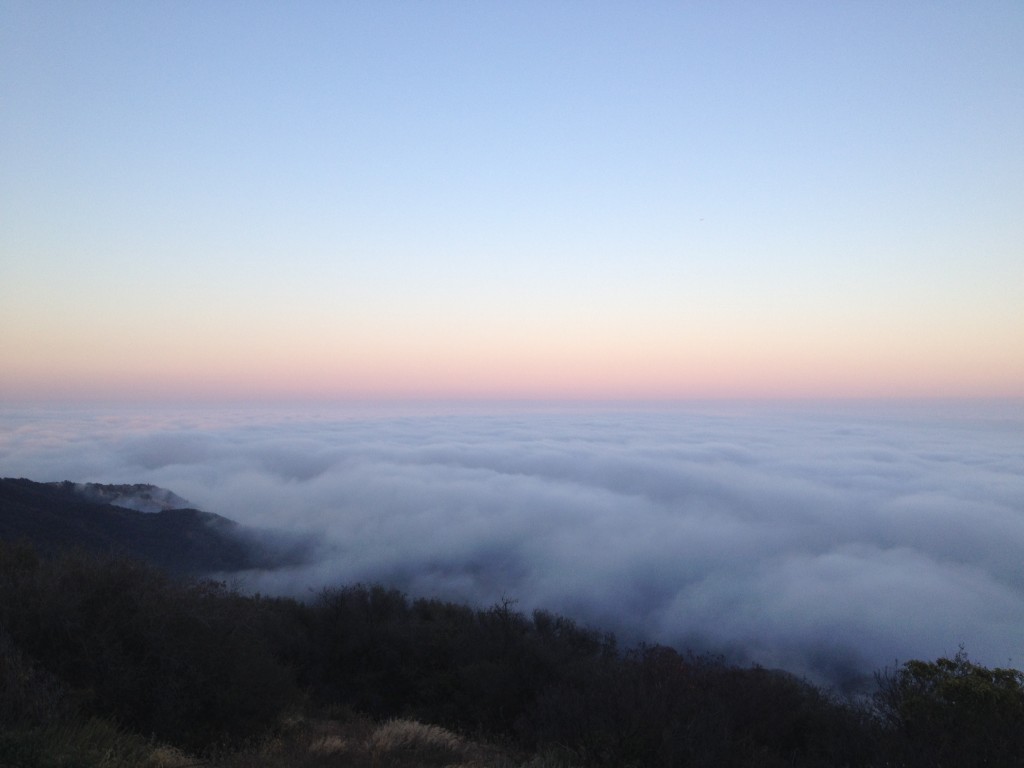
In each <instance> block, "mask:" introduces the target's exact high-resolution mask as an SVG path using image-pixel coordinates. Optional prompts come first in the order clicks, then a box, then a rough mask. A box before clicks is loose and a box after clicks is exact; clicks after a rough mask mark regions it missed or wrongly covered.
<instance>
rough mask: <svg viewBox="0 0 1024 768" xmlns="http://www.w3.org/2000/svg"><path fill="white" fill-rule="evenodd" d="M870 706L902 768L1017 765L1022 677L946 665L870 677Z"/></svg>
mask: <svg viewBox="0 0 1024 768" xmlns="http://www.w3.org/2000/svg"><path fill="white" fill-rule="evenodd" d="M878 683H879V691H878V693H877V694H876V697H875V702H876V706H877V708H878V713H879V715H880V716H881V718H882V722H883V724H884V725H885V726H886V727H887V729H888V731H889V736H890V738H891V739H892V741H893V746H894V751H895V753H896V754H897V755H898V756H899V757H900V758H901V760H902V763H901V764H902V765H906V766H918V765H920V766H925V765H927V766H934V767H935V768H941V767H942V766H961V767H963V768H969V766H983V765H984V766H1011V765H1012V766H1019V765H1022V764H1024V673H1022V672H1020V671H1019V670H1016V669H998V668H996V669H988V668H987V667H983V666H981V665H979V664H974V663H973V662H971V661H970V660H969V659H968V658H967V654H966V653H965V652H964V650H963V648H962V647H961V649H960V651H959V652H958V653H957V654H956V656H954V657H953V658H952V659H949V658H940V659H937V660H936V661H933V662H928V661H908V662H907V663H906V664H904V665H903V666H902V667H901V668H899V669H898V670H896V671H895V672H892V673H889V672H886V673H882V674H880V675H879V676H878Z"/></svg>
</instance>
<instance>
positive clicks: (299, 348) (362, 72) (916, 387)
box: [0, 0, 1024, 403]
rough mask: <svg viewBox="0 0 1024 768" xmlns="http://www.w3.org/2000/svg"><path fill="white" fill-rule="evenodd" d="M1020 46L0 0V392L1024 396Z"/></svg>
mask: <svg viewBox="0 0 1024 768" xmlns="http://www.w3.org/2000/svg"><path fill="white" fill-rule="evenodd" d="M1022 40H1024V5H1022V4H1021V3H1020V2H1017V0H1008V1H1007V2H994V1H993V2H989V1H984V0H983V1H982V2H971V3H966V2H913V1H911V2H904V3H898V4H894V3H889V2H836V3H818V2H716V3H696V2H674V3H668V2H651V3H642V4H633V3H616V2H586V3H584V2H509V3H497V2H482V3H481V2H435V3H414V2H373V3H338V2H300V3H288V4H281V3H270V2H231V1H229V0H226V1H225V2H217V3H199V2H160V1H157V2H149V3H114V2H90V1H88V0H85V1H82V2H48V1H46V0H42V1H40V0H32V2H21V1H20V0H0V104H2V105H3V106H2V107H0V357H2V360H3V364H2V365H0V402H7V403H13V402H51V401H73V402H99V401H107V402H117V401H143V400H147V401H153V400H170V401H185V402H189V401H200V400H202V401H220V402H227V401H240V400H260V401H274V402H284V401H289V402H303V401H308V402H312V401H328V400H359V399H362V400H365V399H378V400H381V399H382V400H431V399H447V400H456V401H460V400H463V401H464V400H489V399H513V400H552V399H555V400H633V401H643V400H680V399H681V400H687V399H709V398H710V399H714V398H727V399H728V398H734V399H739V398H759V399H793V398H851V397H852V398H857V397H869V398H951V397H952V398H1007V397H1009V398H1019V397H1022V396H1024V333H1022V328H1024V216H1022V215H1021V211H1024V142H1022V141H1021V137H1022V136H1024V45H1022V44H1021V42H1022Z"/></svg>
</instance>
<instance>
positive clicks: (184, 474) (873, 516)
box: [0, 404, 1024, 681]
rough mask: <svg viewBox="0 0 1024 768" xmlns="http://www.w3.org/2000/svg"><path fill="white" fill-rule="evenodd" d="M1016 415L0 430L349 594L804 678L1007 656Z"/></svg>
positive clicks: (82, 417) (87, 425) (1015, 629)
mask: <svg viewBox="0 0 1024 768" xmlns="http://www.w3.org/2000/svg"><path fill="white" fill-rule="evenodd" d="M1022 445H1024V409H1022V408H1021V406H1020V404H1016V405H1013V404H1011V405H1002V406H988V407H981V406H974V407H973V408H968V407H966V406H962V405H961V406H955V407H952V406H951V407H948V408H942V407H939V406H930V407H925V406H901V407H897V406H886V407H869V406H863V405H862V406H856V407H854V406H851V407H847V408H840V407H835V406H834V407H830V408H826V407H823V406H822V407H810V406H808V407H803V408H795V407H793V408H783V407H781V406H773V407H769V406H763V407H747V408H744V407H740V406H722V407H712V406H708V407H702V408H697V407H692V408H679V409H665V410H650V409H648V410H634V411H626V410H622V411H612V410H598V409H576V410H566V411H558V410H544V409H534V410H532V411H526V410H520V411H514V410H508V411H505V412H494V413H486V412H475V413H474V412H469V411H466V410H462V411H459V410H453V411H451V412H448V413H444V412H434V413H430V412H427V411H417V410H415V409H409V410H407V411H406V412H404V413H403V412H391V413H385V412H369V411H368V412H349V413H342V412H340V411H327V410H325V411H323V412H320V413H315V412H311V411H310V412H301V411H299V410H296V411H283V410H279V411H270V410H260V411H253V412H244V411H235V412H232V411H227V410H225V411H220V412H212V411H211V412H202V413H199V412H192V413H182V412H172V411H166V412H148V413H139V412H127V411H116V412H103V413H101V412H89V413H86V412H72V411H41V410H32V411H28V410H26V411H10V410H9V411H7V412H5V413H3V414H0V474H3V475H5V476H25V477H30V478H32V479H35V480H44V481H46V480H64V479H69V480H75V481H80V482H85V481H88V482H102V483H153V484H156V485H159V486H162V487H165V488H168V489H170V490H172V491H174V492H175V493H177V494H179V495H180V496H184V497H185V498H187V499H189V500H191V501H192V502H193V503H195V504H196V505H197V506H199V507H201V508H203V509H205V510H207V511H211V512H217V513H219V514H222V515H226V516H228V517H232V518H234V519H236V520H239V521H241V522H245V523H249V524H252V525H259V526H271V527H284V528H287V529H290V530H293V531H296V532H310V533H314V534H315V535H316V536H317V538H318V541H319V542H320V550H319V556H318V557H317V558H316V560H315V562H313V563H311V564H309V565H308V566H303V567H301V568H296V569H291V570H287V571H279V572H273V573H251V574H247V575H246V576H245V579H244V584H245V586H247V587H249V588H252V589H258V590H261V591H264V592H279V593H287V594H294V595H298V596H303V595H307V594H309V592H310V590H313V591H316V590H318V589H319V588H321V587H323V586H326V585H330V584H339V583H349V582H353V581H383V582H387V583H392V584H395V585H397V586H400V587H401V588H403V589H405V590H406V591H408V592H410V593H411V594H415V595H421V594H422V595H436V596H441V597H446V598H451V599H458V600H467V601H470V602H472V603H475V604H483V605H486V604H490V603H493V602H495V601H497V600H499V599H501V598H502V597H503V596H504V597H510V598H514V599H517V600H519V606H518V607H519V608H521V609H523V610H527V611H528V610H531V609H532V608H535V607H544V608H548V609H551V610H555V611H559V612H563V613H566V614H569V615H571V616H574V617H575V618H577V619H579V620H581V621H583V622H585V623H590V624H593V625H596V626H600V627H602V628H608V629H612V630H615V631H616V632H617V633H619V634H620V635H621V636H622V637H623V639H625V640H626V641H635V640H640V639H644V640H650V641H659V642H668V643H672V644H676V645H680V646H689V647H695V648H700V649H711V650H717V651H722V652H725V653H727V654H728V655H729V656H730V657H731V658H733V659H734V660H737V661H741V662H757V663H760V664H764V665H766V666H771V667H776V666H778V667H783V668H786V669H790V670H792V671H795V672H798V673H802V674H807V675H809V676H811V677H812V678H814V679H817V680H821V681H838V680H840V679H843V678H845V677H847V676H850V675H855V674H869V673H870V672H871V671H872V670H874V669H879V668H881V667H884V666H886V665H890V666H891V665H892V664H893V663H894V661H896V660H906V659H908V658H934V657H936V656H938V655H941V654H951V653H954V652H955V651H956V650H957V647H958V645H959V644H961V643H962V644H964V645H965V647H966V648H967V650H968V652H969V653H970V654H971V656H972V658H975V659H977V660H979V661H981V662H982V663H987V664H994V665H1004V666H1005V665H1007V664H1012V665H1014V666H1020V665H1021V663H1022V662H1024V568H1022V567H1021V557H1022V553H1024V464H1022V461H1024V454H1022V451H1021V447H1022Z"/></svg>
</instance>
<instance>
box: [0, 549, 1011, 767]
mask: <svg viewBox="0 0 1024 768" xmlns="http://www.w3.org/2000/svg"><path fill="white" fill-rule="evenodd" d="M879 678H880V687H879V693H878V696H877V699H876V700H875V701H872V702H856V703H855V702H850V701H843V700H840V699H837V698H835V697H834V696H832V695H830V694H828V693H826V692H825V691H822V690H819V689H817V688H815V687H814V686H812V685H810V684H808V683H807V682H805V681H802V680H799V679H797V678H794V677H793V676H791V675H788V674H786V673H783V672H777V671H769V670H765V669H759V668H754V669H746V668H738V667H735V666H730V665H728V664H726V663H724V662H723V661H722V660H721V659H719V658H715V657H708V656H695V655H692V654H684V653H679V652H678V651H676V650H673V649H671V648H666V647H662V646H640V647H636V648H631V649H621V648H619V647H618V646H617V644H616V642H615V639H614V638H613V637H611V636H609V635H606V634H602V633H600V632H597V631H595V630H592V629H587V628H584V627H581V626H579V625H577V624H576V623H574V622H573V621H571V620H570V619H567V618H565V617H562V616H557V615H553V614H550V613H546V612H536V613H534V614H533V615H532V616H525V615H523V614H522V613H520V612H518V611H516V610H515V605H514V603H512V602H510V601H505V602H503V603H501V604H499V605H495V606H492V607H490V608H487V609H475V608H472V607H468V606H465V605H456V604H452V603H448V602H443V601H440V600H426V599H416V600H412V599H409V598H408V597H406V596H405V595H403V594H402V593H400V592H398V591H395V590H393V589H388V588H386V587H383V586H377V585H356V586H347V587H339V588H334V589H328V590H325V591H323V592H322V593H320V594H319V595H317V596H315V597H314V598H312V599H310V600H309V601H308V602H299V601H296V600H292V599H284V598H268V597H264V596H260V595H243V594H239V593H238V592H236V591H233V590H231V589H229V588H227V587H226V586H225V585H223V584H220V583H215V582H209V581H196V580H192V581H183V580H176V579H174V578H171V577H169V576H168V575H166V574H165V573H163V572H162V571H159V570H157V569H155V568H153V567H151V566H147V565H143V564H141V563H139V562H135V561H130V560H124V559H113V558H102V557H97V556H95V555H88V554H83V553H64V554H61V555H59V556H55V557H44V556H41V555H40V554H38V553H37V552H36V550H34V549H32V548H31V547H29V546H26V545H12V544H5V543H0V723H2V729H0V765H18V766H38V767H39V768H44V767H45V768H49V767H51V766H52V767H53V768H57V767H58V766H59V767H61V768H70V767H71V766H108V767H109V768H113V767H114V766H121V765H124V766H127V765H154V766H155V765H163V766H167V767H170V766H174V765H180V766H183V765H186V764H193V765H194V764H197V763H199V762H200V761H202V762H201V764H205V765H211V766H224V767H225V768H230V766H241V765H271V766H276V765H281V766H284V765H289V766H316V765H329V764H333V765H339V764H344V765H352V766H359V765H366V766H370V765H375V766H386V765H392V766H413V765H437V766H442V765H460V764H462V765H470V764H472V765H476V766H505V767H506V768H508V767H510V766H513V765H533V766H537V768H540V766H557V765H563V766H569V765H572V766H581V767H583V766H630V765H632V766H655V767H661V766H665V767H666V768H667V767H668V766H882V765H889V766H893V765H898V766H906V767H908V768H916V767H917V766H926V765H927V766H941V765H957V766H974V765H978V766H980V765H987V766H999V765H1020V764H1021V763H1022V760H1024V679H1022V676H1021V674H1020V673H1019V672H1016V671H1014V670H998V669H996V670H991V669H986V668H984V667H981V666H978V665H975V664H973V663H971V662H970V661H968V660H967V658H966V657H965V656H964V655H962V654H961V655H958V656H957V657H956V658H955V659H940V660H938V661H937V662H917V661H914V662H909V663H907V664H905V665H903V666H902V667H900V668H899V669H897V670H894V671H891V672H888V673H883V674H881V675H880V676H879ZM186 755H187V757H186Z"/></svg>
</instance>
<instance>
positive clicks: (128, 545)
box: [0, 478, 307, 576]
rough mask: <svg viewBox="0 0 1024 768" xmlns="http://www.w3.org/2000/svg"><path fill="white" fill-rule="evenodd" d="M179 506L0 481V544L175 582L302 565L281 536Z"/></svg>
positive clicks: (170, 499)
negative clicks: (156, 573) (97, 559)
mask: <svg viewBox="0 0 1024 768" xmlns="http://www.w3.org/2000/svg"><path fill="white" fill-rule="evenodd" d="M126 503H127V504H130V505H132V506H126V505H125V504H126ZM179 503H183V504H188V502H187V501H186V500H185V499H183V498H181V497H180V496H178V495H177V494H174V493H173V492H171V491H168V490H167V489H164V488H160V487H159V486H154V485H148V484H134V485H103V484H100V483H74V482H71V481H70V480H64V481H58V482H47V483H41V482H36V481H34V480H29V479H27V478H0V539H3V540H7V541H27V542H28V543H30V544H32V545H33V546H35V547H36V548H37V549H38V550H39V551H41V552H44V553H50V554H52V553H56V552H58V551H60V550H63V549H81V550H86V551H89V552H94V553H97V554H103V555H115V556H126V557H131V558H135V559H139V560H145V561H147V562H149V563H152V564H153V565H156V566H158V567H159V568H161V569H163V570H166V571H168V572H169V573H172V574H175V575H182V576H199V575H206V574H210V573H223V572H234V571H244V570H250V569H258V568H262V569H273V568H276V567H281V566H283V565H289V564H295V563H297V562H301V561H302V560H303V556H304V550H305V548H306V546H307V545H306V543H304V542H302V541H300V540H298V539H295V538H294V537H289V536H288V535H286V534H285V533H284V532H280V531H267V530H262V529H254V528H248V527H246V526H243V525H241V524H240V523H238V522H236V521H234V520H231V519H229V518H226V517H223V516H221V515H217V514H215V513H213V512H205V511H203V510H200V509H196V508H194V507H192V506H183V507H181V506H177V504H179ZM139 507H142V508H143V509H141V510H140V509H139Z"/></svg>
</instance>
